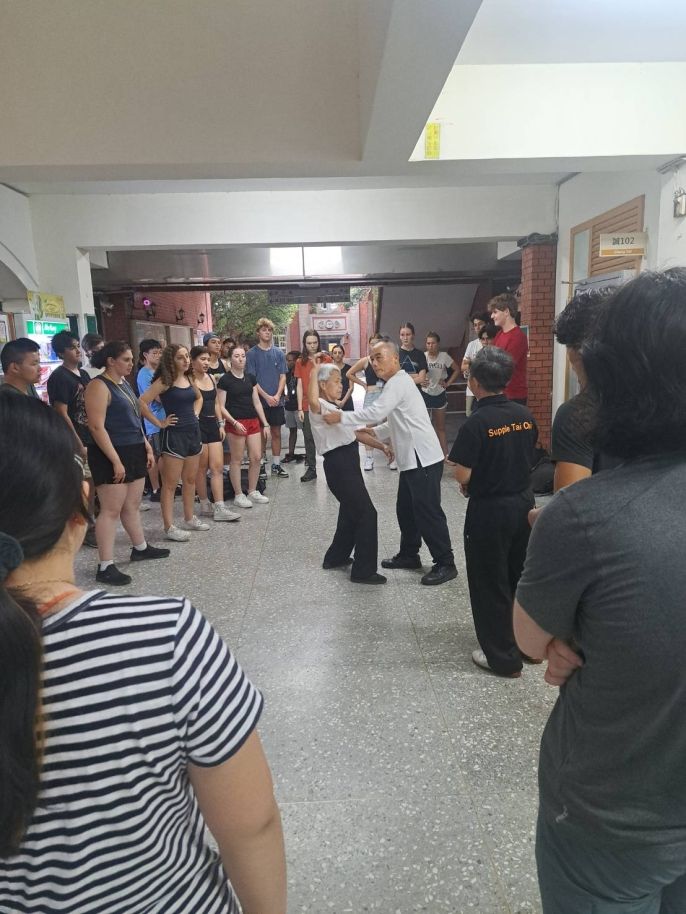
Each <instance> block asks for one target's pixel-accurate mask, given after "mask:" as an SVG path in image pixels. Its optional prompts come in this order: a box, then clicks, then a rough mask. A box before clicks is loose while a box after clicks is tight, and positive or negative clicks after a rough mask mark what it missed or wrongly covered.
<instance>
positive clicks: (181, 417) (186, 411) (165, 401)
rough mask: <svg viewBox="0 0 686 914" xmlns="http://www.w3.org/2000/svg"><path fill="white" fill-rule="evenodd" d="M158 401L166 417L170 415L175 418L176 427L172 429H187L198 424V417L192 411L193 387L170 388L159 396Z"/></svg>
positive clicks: (193, 400) (193, 401)
mask: <svg viewBox="0 0 686 914" xmlns="http://www.w3.org/2000/svg"><path fill="white" fill-rule="evenodd" d="M160 401H161V403H162V406H164V411H165V413H166V414H167V415H168V416H171V415H172V414H173V415H175V416H176V425H174V426H172V428H189V427H191V426H193V425H197V424H198V417H197V416H196V415H195V411H194V409H193V404H194V403H195V388H194V387H193V386H189V387H170V388H169V390H165V392H164V393H163V394H160Z"/></svg>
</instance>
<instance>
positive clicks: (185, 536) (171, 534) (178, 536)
mask: <svg viewBox="0 0 686 914" xmlns="http://www.w3.org/2000/svg"><path fill="white" fill-rule="evenodd" d="M164 535H165V537H166V538H167V539H168V540H173V541H174V542H175V543H187V542H188V540H189V539H190V538H191V535H190V533H186V531H185V530H179V528H178V527H175V526H174V524H172V525H171V527H167V529H166V530H165V531H164Z"/></svg>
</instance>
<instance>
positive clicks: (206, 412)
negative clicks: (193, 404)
mask: <svg viewBox="0 0 686 914" xmlns="http://www.w3.org/2000/svg"><path fill="white" fill-rule="evenodd" d="M200 393H201V394H202V409H201V410H200V418H201V419H216V418H217V414H216V413H215V411H214V404H215V400H216V399H217V388H216V387H214V386H213V387H212V390H202V389H201V390H200Z"/></svg>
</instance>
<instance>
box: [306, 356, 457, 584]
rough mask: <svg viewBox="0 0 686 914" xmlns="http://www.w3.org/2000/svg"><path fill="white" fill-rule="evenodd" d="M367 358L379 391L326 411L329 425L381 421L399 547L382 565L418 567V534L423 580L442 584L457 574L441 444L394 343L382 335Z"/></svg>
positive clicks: (378, 431)
mask: <svg viewBox="0 0 686 914" xmlns="http://www.w3.org/2000/svg"><path fill="white" fill-rule="evenodd" d="M370 360H371V363H372V367H373V369H374V371H375V373H376V375H377V377H379V378H381V379H382V380H383V381H385V384H384V388H383V392H382V393H381V395H380V396H379V397H378V398H377V399H376V400H375V401H374V403H372V404H371V405H370V406H368V407H366V409H361V410H355V412H342V413H329V414H327V415H325V416H324V417H323V418H324V421H325V422H326V423H327V424H329V425H334V424H336V423H338V422H340V423H341V424H342V425H351V426H354V425H361V424H363V423H367V422H383V420H386V421H385V422H383V424H382V425H379V426H377V427H376V428H375V429H374V433H375V435H376V437H377V438H380V439H382V440H384V439H387V438H390V440H391V445H392V448H393V451H394V453H395V459H396V461H397V463H398V470H399V471H400V473H399V479H398V498H397V502H396V513H397V516H398V525H399V526H400V550H399V552H398V554H397V555H394V556H393V558H392V559H385V560H384V561H383V562H381V566H382V567H383V568H421V567H422V565H421V560H420V558H419V548H420V546H421V544H422V539H423V540H424V542H425V543H426V545H427V546H428V548H429V552H430V553H431V558H432V559H433V568H432V569H431V571H429V572H427V574H425V575H424V576H423V577H422V584H429V585H431V584H444V583H445V582H446V581H451V580H452V579H453V578H455V577H457V569H456V568H455V558H454V556H453V550H452V546H451V543H450V534H449V532H448V522H447V521H446V517H445V514H444V513H443V509H442V508H441V476H442V475H443V461H444V456H443V449H442V448H441V445H440V442H439V440H438V437H437V435H436V432H435V431H434V428H433V426H432V424H431V420H430V418H429V414H428V412H427V410H426V406H425V405H424V401H423V400H422V395H421V394H420V392H419V390H418V388H417V385H416V384H415V383H414V381H413V380H412V378H410V377H409V375H408V374H407V372H405V371H402V370H401V368H400V359H399V356H398V348H397V346H396V345H395V344H394V343H392V342H390V341H388V340H384V341H382V342H380V343H377V344H376V345H375V346H374V347H373V348H372V350H371V353H370Z"/></svg>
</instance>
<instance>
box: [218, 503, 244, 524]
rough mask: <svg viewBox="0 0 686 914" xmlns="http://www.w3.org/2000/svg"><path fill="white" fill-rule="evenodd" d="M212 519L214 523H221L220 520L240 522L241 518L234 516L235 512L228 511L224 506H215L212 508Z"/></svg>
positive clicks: (237, 515) (238, 515)
mask: <svg viewBox="0 0 686 914" xmlns="http://www.w3.org/2000/svg"><path fill="white" fill-rule="evenodd" d="M214 519H215V521H222V520H227V521H232V520H240V519H241V516H240V514H236V512H235V511H229V509H228V508H227V507H226V505H215V506H214Z"/></svg>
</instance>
